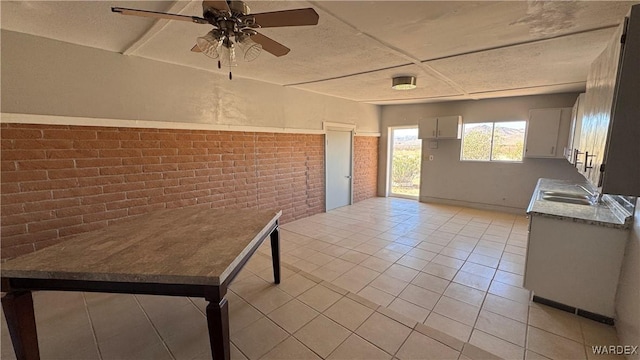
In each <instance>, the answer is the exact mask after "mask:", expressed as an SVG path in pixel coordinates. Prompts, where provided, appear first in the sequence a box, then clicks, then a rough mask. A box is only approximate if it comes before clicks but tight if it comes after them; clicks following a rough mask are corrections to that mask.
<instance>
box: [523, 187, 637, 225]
mask: <svg viewBox="0 0 640 360" xmlns="http://www.w3.org/2000/svg"><path fill="white" fill-rule="evenodd" d="M578 185H582V186H584V187H586V188H588V189H591V187H590V186H589V185H588V184H587V183H576V182H575V181H567V180H555V179H544V178H542V179H539V180H538V184H537V186H536V188H535V190H534V191H533V195H532V197H531V202H530V203H529V207H528V208H527V214H529V215H540V216H545V217H550V218H556V219H560V220H566V221H573V222H580V223H585V224H590V225H598V226H605V227H612V228H618V229H629V228H630V227H631V225H632V223H633V217H632V214H631V213H629V212H628V211H626V210H625V209H624V208H622V206H620V205H618V204H617V203H616V202H615V201H614V200H612V199H611V197H610V196H609V195H604V196H603V197H602V202H601V203H598V204H595V205H579V204H571V203H564V202H557V201H549V200H544V199H542V196H540V195H541V192H543V191H556V192H563V193H570V194H576V195H587V194H586V192H585V191H584V190H582V189H581V188H580V187H578Z"/></svg>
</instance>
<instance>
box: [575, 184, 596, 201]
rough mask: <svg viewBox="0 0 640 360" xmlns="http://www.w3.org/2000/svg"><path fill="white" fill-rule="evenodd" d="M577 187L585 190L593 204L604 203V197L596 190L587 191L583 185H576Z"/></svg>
mask: <svg viewBox="0 0 640 360" xmlns="http://www.w3.org/2000/svg"><path fill="white" fill-rule="evenodd" d="M576 186H577V187H579V188H580V189H582V190H584V191H585V192H586V193H587V194H589V197H590V200H591V202H592V203H594V204H599V203H601V202H602V195H603V194H600V193H599V192H598V191H596V190H594V191H591V190H589V189H587V188H586V187H585V186H583V185H579V184H578V185H576Z"/></svg>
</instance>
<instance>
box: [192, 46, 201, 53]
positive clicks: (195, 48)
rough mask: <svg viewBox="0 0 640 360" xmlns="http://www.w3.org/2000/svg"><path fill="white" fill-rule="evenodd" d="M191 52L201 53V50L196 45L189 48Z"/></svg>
mask: <svg viewBox="0 0 640 360" xmlns="http://www.w3.org/2000/svg"><path fill="white" fill-rule="evenodd" d="M191 51H193V52H202V50H200V47H198V45H193V47H192V48H191Z"/></svg>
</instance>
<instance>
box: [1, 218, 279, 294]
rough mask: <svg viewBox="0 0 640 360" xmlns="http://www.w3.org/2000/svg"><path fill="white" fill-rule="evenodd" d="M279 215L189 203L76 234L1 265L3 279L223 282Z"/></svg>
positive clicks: (181, 282) (269, 230)
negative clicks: (177, 207)
mask: <svg viewBox="0 0 640 360" xmlns="http://www.w3.org/2000/svg"><path fill="white" fill-rule="evenodd" d="M281 214H282V212H281V211H279V212H275V211H270V210H257V209H226V210H221V209H205V208H202V207H186V208H180V209H171V210H161V211H156V212H152V213H149V214H145V215H142V216H140V217H138V218H136V219H134V220H131V221H128V222H123V223H120V224H116V225H112V226H108V227H106V228H104V229H101V230H96V231H92V232H88V233H84V234H80V235H78V236H75V237H73V238H71V239H69V240H66V241H63V242H61V243H59V244H56V245H53V246H50V247H47V248H44V249H42V250H39V251H36V252H33V253H30V254H27V255H23V256H20V257H18V258H16V259H13V260H9V261H7V262H6V263H4V264H2V269H1V270H0V274H1V275H2V277H3V278H5V277H6V278H28V279H59V280H84V281H110V282H134V283H162V284H185V285H186V284H188V285H218V284H221V283H222V282H224V280H225V279H226V278H227V276H229V274H230V273H231V272H232V271H233V269H235V267H236V266H237V265H238V264H239V263H240V262H241V260H242V259H243V258H244V257H246V256H248V254H249V253H250V250H251V249H252V248H253V247H254V246H255V245H256V244H258V243H259V242H260V241H261V240H262V239H263V238H265V237H267V236H268V235H269V233H270V232H271V229H272V228H273V227H274V226H275V224H276V223H277V221H278V219H279V218H280V216H281Z"/></svg>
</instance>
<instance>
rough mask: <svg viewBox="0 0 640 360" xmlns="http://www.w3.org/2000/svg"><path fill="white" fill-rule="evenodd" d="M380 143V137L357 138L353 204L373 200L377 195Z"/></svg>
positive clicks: (355, 144) (355, 143)
mask: <svg viewBox="0 0 640 360" xmlns="http://www.w3.org/2000/svg"><path fill="white" fill-rule="evenodd" d="M378 143H379V138H378V137H374V136H356V137H355V142H354V158H353V160H354V169H353V170H354V172H353V202H358V201H362V200H364V199H368V198H372V197H375V196H376V194H377V191H378Z"/></svg>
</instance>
